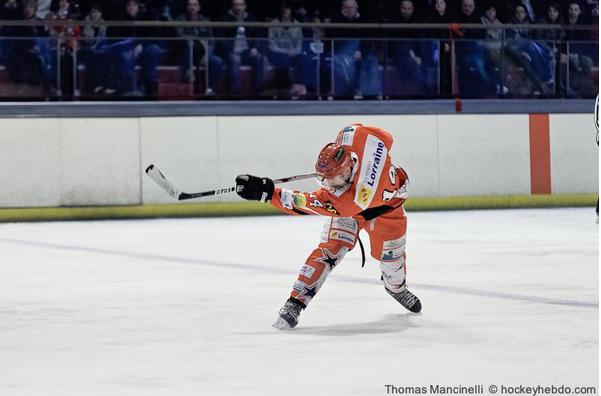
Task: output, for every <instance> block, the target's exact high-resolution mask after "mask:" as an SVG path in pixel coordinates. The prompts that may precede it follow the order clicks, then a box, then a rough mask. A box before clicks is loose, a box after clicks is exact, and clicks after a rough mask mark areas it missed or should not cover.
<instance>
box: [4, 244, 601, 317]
mask: <svg viewBox="0 0 601 396" xmlns="http://www.w3.org/2000/svg"><path fill="white" fill-rule="evenodd" d="M0 243H8V244H16V245H23V246H32V247H38V248H47V249H55V250H66V251H75V252H87V253H95V254H102V255H109V256H119V257H128V258H134V259H140V260H151V261H159V262H170V263H177V264H189V265H197V266H206V267H216V268H221V269H223V268H227V269H230V270H240V271H250V272H260V273H273V274H282V275H286V276H294V275H296V273H297V272H296V271H295V270H292V269H283V268H277V267H269V266H261V265H256V264H247V263H244V264H243V263H231V262H224V261H209V260H203V259H196V258H187V257H177V256H167V255H157V254H147V253H139V252H130V251H124V250H113V249H99V248H96V247H86V246H74V245H66V244H57V243H48V242H40V241H28V240H23V239H13V238H0ZM329 281H330V282H336V281H338V282H349V283H363V284H374V285H380V284H381V282H380V281H379V280H375V279H365V278H357V277H353V276H348V275H342V274H335V273H334V274H332V276H331V277H330V279H329ZM411 286H412V288H415V289H418V290H419V289H425V290H431V291H436V292H441V293H451V294H460V295H469V296H477V297H486V298H494V299H501V300H511V301H519V302H527V303H537V304H546V305H559V306H571V307H578V308H586V309H595V310H598V309H599V302H598V301H578V300H569V299H558V298H548V297H540V296H532V295H524V294H518V293H507V292H502V291H493V290H483V289H476V288H466V287H456V286H445V285H432V284H423V283H412V284H411Z"/></svg>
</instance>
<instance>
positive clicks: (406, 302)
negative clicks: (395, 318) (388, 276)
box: [384, 287, 422, 313]
mask: <svg viewBox="0 0 601 396" xmlns="http://www.w3.org/2000/svg"><path fill="white" fill-rule="evenodd" d="M384 289H386V292H387V293H388V294H390V295H391V296H392V298H394V299H395V300H397V301H398V302H399V303H400V304H401V305H402V306H403V307H405V308H407V309H408V310H409V311H411V312H414V313H418V312H420V311H421V310H422V303H421V302H420V301H419V298H417V296H416V295H415V294H413V293H411V292H410V291H409V290H407V288H406V287H403V289H402V290H401V291H400V292H397V293H395V292H392V291H390V290H388V288H387V287H384Z"/></svg>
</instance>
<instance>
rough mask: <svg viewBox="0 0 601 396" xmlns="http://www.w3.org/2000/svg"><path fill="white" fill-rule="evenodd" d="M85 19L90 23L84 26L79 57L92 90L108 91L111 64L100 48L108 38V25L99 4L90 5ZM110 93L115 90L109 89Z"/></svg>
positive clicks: (99, 92) (100, 92) (97, 92)
mask: <svg viewBox="0 0 601 396" xmlns="http://www.w3.org/2000/svg"><path fill="white" fill-rule="evenodd" d="M84 21H86V22H88V23H89V24H88V25H85V26H84V27H83V31H82V40H81V41H80V43H79V51H78V52H77V57H78V59H79V61H80V62H81V63H82V64H83V65H84V66H85V71H86V80H87V83H88V84H89V86H90V88H91V91H92V92H93V93H94V94H95V95H97V94H102V93H107V92H105V89H108V87H109V86H110V83H108V82H107V81H106V78H107V77H108V76H109V66H108V63H107V56H106V54H104V53H103V51H102V50H101V49H100V47H101V45H102V44H103V43H104V40H105V39H106V25H105V24H104V22H105V21H104V18H103V16H102V9H101V7H100V5H99V4H93V5H91V6H90V11H89V12H88V14H87V15H86V16H85V18H84ZM108 93H109V94H110V93H114V92H111V91H109V92H108Z"/></svg>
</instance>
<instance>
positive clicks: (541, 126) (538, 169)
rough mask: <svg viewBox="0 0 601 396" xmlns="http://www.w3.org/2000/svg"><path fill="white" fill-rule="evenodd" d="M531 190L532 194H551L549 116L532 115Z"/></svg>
mask: <svg viewBox="0 0 601 396" xmlns="http://www.w3.org/2000/svg"><path fill="white" fill-rule="evenodd" d="M530 189H531V192H532V194H551V144H550V142H549V114H530Z"/></svg>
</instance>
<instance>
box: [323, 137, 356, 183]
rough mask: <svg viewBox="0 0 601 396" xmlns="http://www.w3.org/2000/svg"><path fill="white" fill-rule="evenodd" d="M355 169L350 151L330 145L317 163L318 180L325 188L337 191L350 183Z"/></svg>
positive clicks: (327, 145) (334, 144)
mask: <svg viewBox="0 0 601 396" xmlns="http://www.w3.org/2000/svg"><path fill="white" fill-rule="evenodd" d="M352 169H353V159H352V157H351V152H350V150H349V149H348V148H347V147H345V146H339V145H337V144H336V143H328V144H326V145H325V147H324V148H322V149H321V151H320V152H319V156H318V157H317V162H316V163H315V173H316V175H317V179H318V180H319V181H320V182H321V184H322V186H323V187H326V188H328V189H337V188H340V187H342V186H344V185H345V184H346V183H348V182H349V180H350V176H351V173H352V172H351V171H352Z"/></svg>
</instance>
